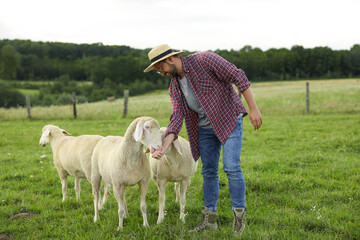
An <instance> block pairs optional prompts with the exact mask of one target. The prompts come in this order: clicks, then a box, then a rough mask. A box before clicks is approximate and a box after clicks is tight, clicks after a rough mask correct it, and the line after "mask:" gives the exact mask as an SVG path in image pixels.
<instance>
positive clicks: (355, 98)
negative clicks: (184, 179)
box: [0, 79, 360, 239]
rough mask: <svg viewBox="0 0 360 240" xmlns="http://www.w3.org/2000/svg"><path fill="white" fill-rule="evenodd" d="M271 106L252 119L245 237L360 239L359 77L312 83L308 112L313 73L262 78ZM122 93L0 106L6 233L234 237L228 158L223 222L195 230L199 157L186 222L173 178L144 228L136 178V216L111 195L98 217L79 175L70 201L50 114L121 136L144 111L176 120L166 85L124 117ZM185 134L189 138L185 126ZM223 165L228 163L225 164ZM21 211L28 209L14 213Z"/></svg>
mask: <svg viewBox="0 0 360 240" xmlns="http://www.w3.org/2000/svg"><path fill="white" fill-rule="evenodd" d="M252 90H253V92H254V95H255V97H256V100H257V104H258V106H259V108H260V109H261V112H262V114H263V122H264V123H263V125H262V127H261V128H260V130H258V131H254V130H253V128H252V126H251V124H250V122H249V120H248V118H245V121H244V142H243V151H242V170H243V172H244V175H245V179H246V185H247V192H246V194H247V208H248V210H247V221H248V224H247V227H246V230H245V232H244V234H243V235H242V239H359V238H360V214H359V212H360V161H359V158H360V81H359V80H358V79H352V80H336V81H335V80H332V81H311V82H310V93H311V99H310V103H311V106H310V114H305V82H275V83H259V84H255V85H254V86H253V88H252ZM122 101H123V100H122V99H119V100H117V101H115V102H112V103H108V102H100V103H93V104H83V105H79V106H78V108H79V113H78V117H79V118H78V119H76V120H74V119H72V115H71V114H72V112H71V110H72V109H71V107H70V106H66V107H52V108H33V109H32V113H33V116H34V117H33V119H32V120H28V119H27V118H26V109H10V110H5V109H1V110H0V119H2V120H1V121H0V129H1V130H0V164H1V168H0V234H8V235H10V236H11V237H13V238H15V239H115V238H116V239H232V238H234V239H236V237H234V236H233V234H232V212H231V211H230V207H231V202H230V196H229V193H228V182H227V178H226V175H225V173H224V172H223V171H222V166H220V168H219V169H220V171H219V174H220V198H219V202H218V205H219V210H218V213H219V219H218V224H219V228H220V231H217V232H213V231H209V232H203V233H192V234H189V233H188V232H187V231H188V230H189V229H191V228H192V227H194V226H195V225H196V223H197V222H198V220H199V218H200V212H201V206H202V204H203V200H202V176H201V162H200V164H199V168H198V170H197V172H196V174H195V175H194V177H193V178H192V184H191V185H190V187H189V190H188V192H187V204H186V212H187V216H186V223H185V224H182V223H181V221H180V220H179V219H178V218H179V205H178V203H175V200H174V199H175V192H174V189H173V184H168V188H167V192H166V197H167V200H166V211H167V214H166V216H165V220H164V222H163V224H161V225H159V226H157V225H156V220H157V209H158V208H157V198H158V192H157V188H156V186H155V184H154V183H153V182H152V181H150V187H149V191H148V194H147V205H148V209H147V212H148V221H149V224H150V227H149V228H146V229H145V228H143V227H142V217H141V212H140V209H139V204H140V201H139V194H138V187H137V186H133V187H128V188H127V193H126V199H127V203H128V209H129V216H128V218H126V219H125V221H124V229H123V230H122V231H120V232H117V231H116V228H117V225H118V216H117V203H116V200H115V198H114V197H113V195H111V196H110V197H109V201H108V202H107V204H106V205H105V209H104V210H102V211H100V221H99V222H97V223H93V222H92V220H93V197H92V194H91V185H90V184H89V183H88V182H87V181H86V180H83V181H82V190H81V201H80V202H76V200H75V192H74V190H73V187H74V179H73V178H72V177H70V178H69V188H68V200H67V201H66V202H65V203H62V202H61V200H62V194H61V183H60V180H59V177H58V175H57V172H56V169H55V167H54V164H53V160H52V153H51V149H50V147H49V146H47V147H44V148H42V147H40V146H39V145H38V142H39V138H40V135H41V128H42V126H43V125H45V124H48V123H52V124H56V125H59V126H61V127H62V128H64V129H65V130H67V131H69V132H70V133H71V134H73V135H75V136H77V135H81V134H100V135H104V136H106V135H123V134H124V132H125V130H126V127H127V126H128V125H129V123H130V122H131V121H132V120H133V119H134V118H135V117H137V116H140V115H149V116H153V117H155V118H156V119H158V121H159V122H160V125H161V126H166V124H167V123H168V118H169V114H170V112H171V105H170V103H169V99H168V95H167V92H166V91H159V92H155V93H152V94H147V95H144V96H137V97H131V98H130V100H129V113H128V117H127V118H126V119H123V118H122ZM181 135H182V136H184V137H186V132H185V128H183V130H182V132H181ZM220 165H221V163H220ZM21 212H28V213H30V214H31V216H30V217H29V218H24V219H12V217H13V216H14V215H15V214H17V213H21Z"/></svg>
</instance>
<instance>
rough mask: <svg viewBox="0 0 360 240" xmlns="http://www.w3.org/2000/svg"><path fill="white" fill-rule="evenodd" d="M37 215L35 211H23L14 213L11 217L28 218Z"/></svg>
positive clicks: (12, 218)
mask: <svg viewBox="0 0 360 240" xmlns="http://www.w3.org/2000/svg"><path fill="white" fill-rule="evenodd" d="M35 215H36V214H34V213H29V212H22V213H17V214H15V215H13V216H12V217H11V218H10V219H11V220H18V219H26V218H31V217H34V216H35ZM0 239H1V238H0Z"/></svg>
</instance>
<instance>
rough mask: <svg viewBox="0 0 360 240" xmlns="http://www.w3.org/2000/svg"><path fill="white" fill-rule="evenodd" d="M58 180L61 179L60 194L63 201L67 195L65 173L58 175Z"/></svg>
mask: <svg viewBox="0 0 360 240" xmlns="http://www.w3.org/2000/svg"><path fill="white" fill-rule="evenodd" d="M60 180H61V190H62V195H63V199H62V201H63V202H65V200H66V198H67V195H66V192H67V175H65V176H60Z"/></svg>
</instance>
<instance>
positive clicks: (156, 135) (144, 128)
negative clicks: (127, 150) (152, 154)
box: [134, 119, 162, 151]
mask: <svg viewBox="0 0 360 240" xmlns="http://www.w3.org/2000/svg"><path fill="white" fill-rule="evenodd" d="M134 138H135V141H137V142H141V143H142V144H144V145H145V146H146V147H148V148H150V151H153V150H154V149H160V148H161V146H162V138H161V133H160V126H159V123H158V122H157V121H156V120H155V119H152V120H148V121H139V122H138V123H137V125H136V129H135V133H134Z"/></svg>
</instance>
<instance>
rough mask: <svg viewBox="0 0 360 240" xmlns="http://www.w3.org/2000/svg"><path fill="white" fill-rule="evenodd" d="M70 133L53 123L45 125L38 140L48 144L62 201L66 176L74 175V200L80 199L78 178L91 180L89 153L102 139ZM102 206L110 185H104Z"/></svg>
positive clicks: (41, 144)
mask: <svg viewBox="0 0 360 240" xmlns="http://www.w3.org/2000/svg"><path fill="white" fill-rule="evenodd" d="M64 134H67V135H70V134H69V133H68V132H67V131H65V130H63V129H61V128H59V127H58V126H54V125H45V126H44V127H43V129H42V135H41V138H40V141H39V144H40V146H43V147H44V146H46V145H48V144H50V146H51V149H52V152H53V159H54V164H55V167H56V169H57V172H58V174H59V176H60V180H61V184H62V194H63V199H62V201H63V202H64V201H65V200H66V198H67V194H66V191H67V177H68V175H70V176H75V193H76V200H77V201H79V200H80V178H84V177H85V178H87V180H88V181H89V182H91V180H90V178H91V155H92V152H93V150H94V147H95V145H96V144H97V143H98V142H99V141H100V139H102V138H103V137H102V136H99V135H82V136H78V137H72V136H65V135H64ZM104 188H105V191H104V198H103V202H102V204H101V205H100V206H99V207H100V208H102V207H103V204H104V203H105V201H106V199H107V196H108V194H109V190H110V186H106V185H105V187H104Z"/></svg>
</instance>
